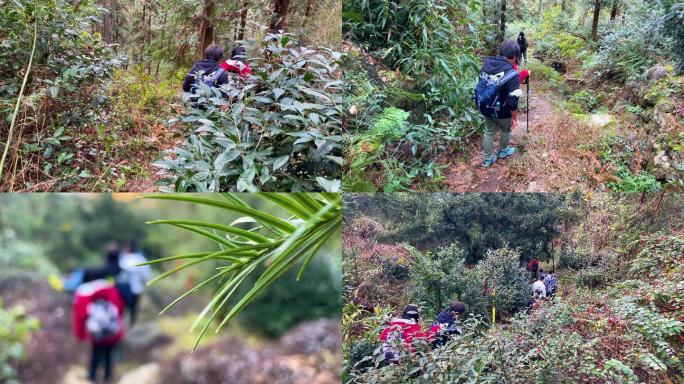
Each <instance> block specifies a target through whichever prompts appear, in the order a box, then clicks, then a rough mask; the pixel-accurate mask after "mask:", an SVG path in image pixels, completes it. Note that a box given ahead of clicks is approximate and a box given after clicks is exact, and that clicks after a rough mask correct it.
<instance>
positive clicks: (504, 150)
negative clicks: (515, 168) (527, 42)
mask: <svg viewBox="0 0 684 384" xmlns="http://www.w3.org/2000/svg"><path fill="white" fill-rule="evenodd" d="M519 55H520V47H519V46H518V44H517V43H516V42H515V41H512V40H505V41H504V42H503V43H501V46H500V47H499V56H496V57H488V58H487V59H485V62H484V65H483V67H482V70H481V71H480V76H479V81H478V84H477V86H476V88H475V96H474V98H473V99H474V101H475V103H476V105H477V108H478V110H479V111H480V113H482V115H483V116H484V118H485V126H486V128H485V134H484V139H483V145H482V147H483V153H484V159H483V162H482V166H483V167H490V166H492V165H493V164H494V163H495V162H496V161H497V160H498V159H504V158H506V157H509V156H511V155H513V154H514V153H515V152H516V148H515V147H511V146H509V142H510V139H511V130H513V129H515V128H516V127H517V126H518V101H519V99H520V96H522V90H521V89H520V74H519V73H518V72H517V71H516V70H515V68H514V65H515V64H516V63H517V58H518V56H519ZM499 130H500V131H501V138H500V141H499V151H498V152H497V154H496V155H495V154H493V144H494V137H495V136H496V132H497V131H499Z"/></svg>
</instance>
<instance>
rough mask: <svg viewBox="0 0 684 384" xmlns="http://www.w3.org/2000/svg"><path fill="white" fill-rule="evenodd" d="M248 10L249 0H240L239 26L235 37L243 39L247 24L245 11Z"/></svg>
mask: <svg viewBox="0 0 684 384" xmlns="http://www.w3.org/2000/svg"><path fill="white" fill-rule="evenodd" d="M248 10H249V0H242V8H241V9H240V28H239V29H238V33H237V39H238V40H244V39H245V27H246V26H247V12H248Z"/></svg>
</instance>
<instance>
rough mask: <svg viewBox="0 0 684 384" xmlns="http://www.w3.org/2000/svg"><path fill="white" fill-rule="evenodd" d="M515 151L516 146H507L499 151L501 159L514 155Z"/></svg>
mask: <svg viewBox="0 0 684 384" xmlns="http://www.w3.org/2000/svg"><path fill="white" fill-rule="evenodd" d="M515 152H516V149H515V147H507V148H506V149H503V150H501V151H499V159H505V158H507V157H508V156H512V155H513V154H514V153H515Z"/></svg>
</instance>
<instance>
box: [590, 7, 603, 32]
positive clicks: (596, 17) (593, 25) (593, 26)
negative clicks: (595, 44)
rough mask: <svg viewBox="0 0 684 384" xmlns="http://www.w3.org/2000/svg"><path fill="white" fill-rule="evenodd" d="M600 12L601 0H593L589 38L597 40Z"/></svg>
mask: <svg viewBox="0 0 684 384" xmlns="http://www.w3.org/2000/svg"><path fill="white" fill-rule="evenodd" d="M600 14H601V0H594V20H593V21H592V23H591V39H592V40H593V41H598V24H599V15H600Z"/></svg>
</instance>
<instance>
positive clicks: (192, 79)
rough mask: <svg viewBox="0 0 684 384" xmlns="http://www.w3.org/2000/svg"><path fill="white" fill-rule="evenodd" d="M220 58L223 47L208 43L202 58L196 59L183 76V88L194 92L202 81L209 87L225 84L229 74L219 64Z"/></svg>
mask: <svg viewBox="0 0 684 384" xmlns="http://www.w3.org/2000/svg"><path fill="white" fill-rule="evenodd" d="M222 58H223V47H222V46H220V45H217V44H210V45H209V46H208V47H207V49H205V51H204V59H203V60H199V61H197V62H196V63H195V65H193V66H192V69H190V72H188V74H187V76H185V80H184V81H183V90H184V91H185V92H192V93H195V94H196V93H197V92H198V90H199V86H200V84H202V83H204V84H206V85H207V86H209V87H220V86H221V85H223V84H226V83H227V82H228V81H229V76H228V73H227V72H226V70H224V69H223V68H221V65H219V62H220V61H221V59H222Z"/></svg>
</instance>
